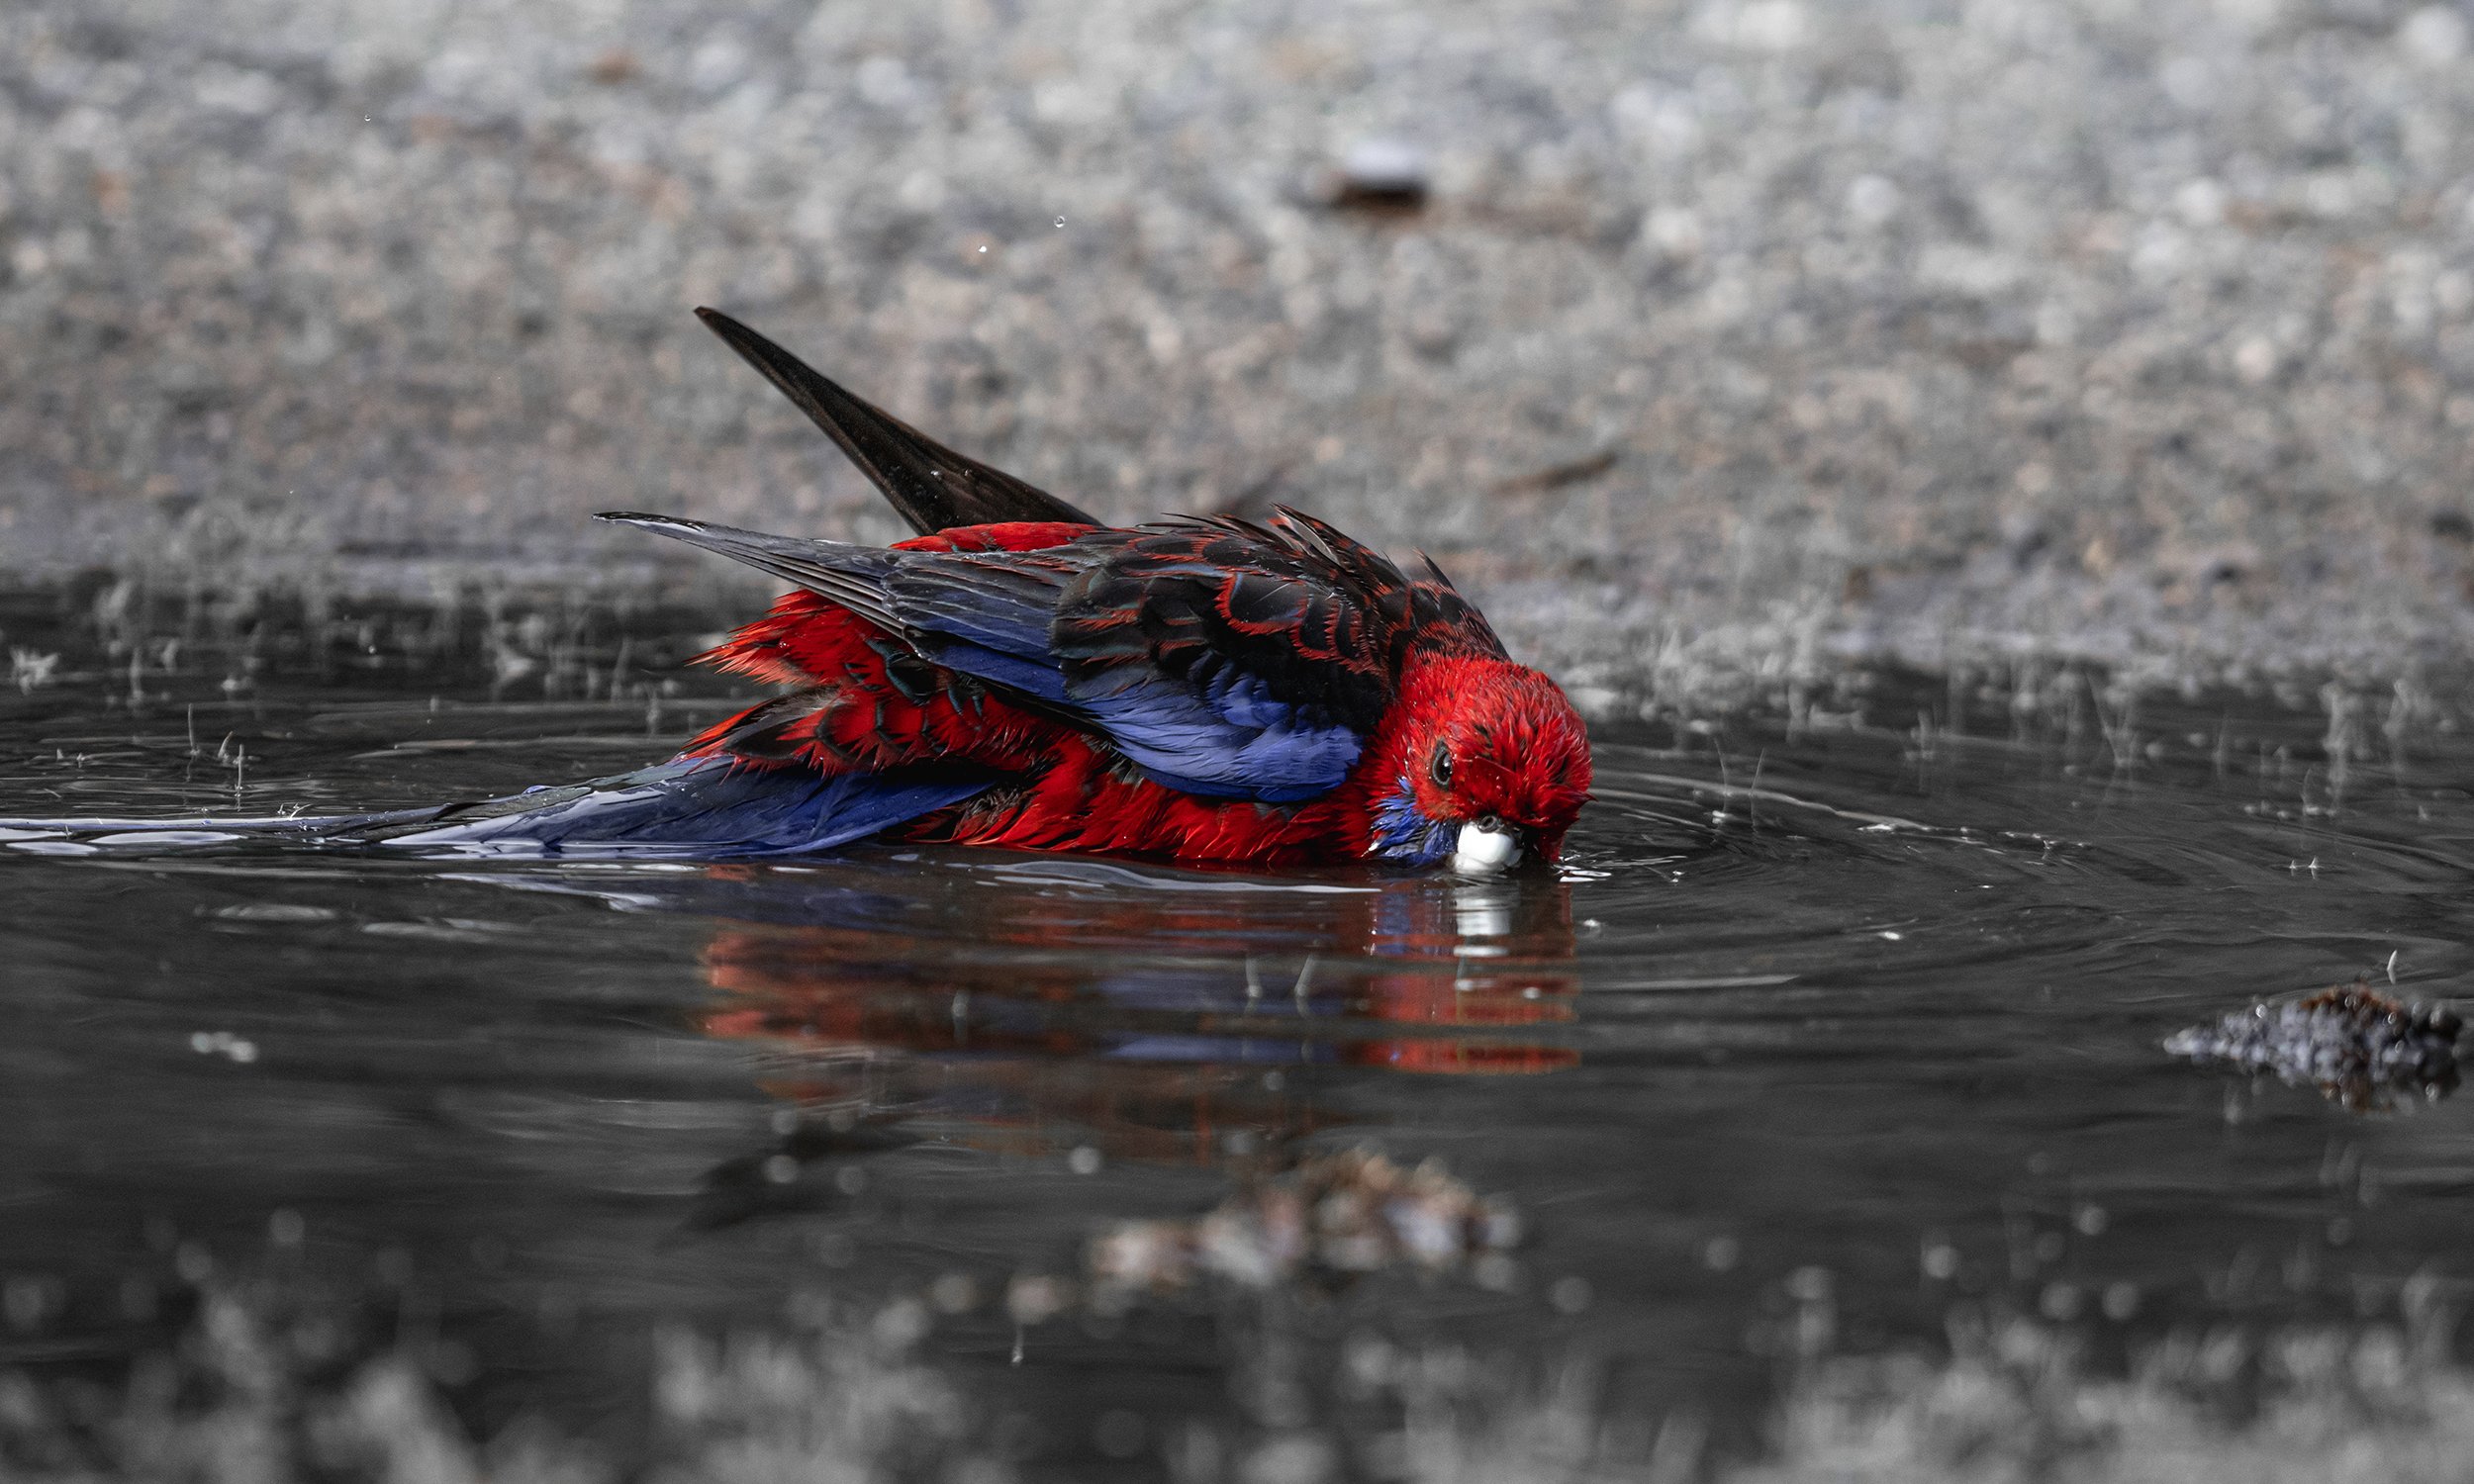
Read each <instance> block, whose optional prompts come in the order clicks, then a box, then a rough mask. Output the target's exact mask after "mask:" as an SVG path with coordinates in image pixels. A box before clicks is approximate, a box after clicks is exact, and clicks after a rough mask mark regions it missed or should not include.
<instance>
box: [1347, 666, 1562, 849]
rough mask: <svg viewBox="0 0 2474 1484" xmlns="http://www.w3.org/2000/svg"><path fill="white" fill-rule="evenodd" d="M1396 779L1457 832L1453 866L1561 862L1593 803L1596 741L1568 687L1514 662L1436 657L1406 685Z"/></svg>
mask: <svg viewBox="0 0 2474 1484" xmlns="http://www.w3.org/2000/svg"><path fill="white" fill-rule="evenodd" d="M1398 706H1399V709H1398V715H1399V717H1400V731H1399V733H1398V737H1397V741H1396V743H1395V747H1396V748H1397V753H1396V756H1397V764H1396V768H1395V769H1394V770H1393V773H1392V777H1393V778H1394V780H1396V783H1397V785H1398V786H1400V787H1404V788H1406V790H1407V792H1408V795H1409V801H1410V802H1412V803H1414V805H1415V807H1416V811H1417V813H1419V814H1420V815H1423V816H1424V817H1425V819H1427V820H1429V821H1433V823H1434V824H1436V825H1445V826H1451V827H1454V828H1455V829H1456V830H1457V834H1456V835H1455V836H1453V837H1452V838H1453V851H1452V863H1453V865H1454V866H1455V867H1457V868H1459V869H1460V870H1462V871H1465V872H1472V873H1484V872H1491V871H1499V870H1502V869H1504V868H1505V867H1509V866H1512V865H1516V864H1518V863H1519V861H1520V860H1522V859H1523V858H1525V857H1535V858H1537V859H1539V860H1544V861H1553V860H1555V859H1556V858H1557V857H1558V856H1560V855H1561V854H1562V853H1563V849H1564V834H1565V832H1566V831H1568V830H1570V828H1571V827H1572V821H1573V820H1574V819H1577V818H1578V817H1579V816H1580V808H1581V805H1583V804H1585V803H1587V802H1588V801H1589V734H1588V731H1587V729H1586V728H1585V727H1583V726H1582V725H1581V721H1580V713H1579V712H1578V711H1575V710H1573V709H1572V703H1571V701H1570V699H1569V698H1568V697H1566V696H1565V695H1564V692H1563V690H1562V688H1560V687H1558V686H1557V685H1556V684H1555V682H1553V681H1551V680H1549V679H1547V678H1546V677H1545V676H1543V675H1541V674H1539V673H1538V672H1537V671H1535V670H1532V669H1530V668H1528V667H1527V666H1525V665H1515V664H1513V663H1512V662H1511V661H1509V660H1501V659H1494V658H1491V657H1486V656H1475V655H1447V656H1435V657H1432V658H1427V659H1423V660H1420V661H1418V662H1416V663H1413V664H1412V665H1411V666H1410V667H1409V670H1408V673H1407V674H1406V675H1404V676H1403V677H1402V678H1401V687H1400V699H1399V702H1398Z"/></svg>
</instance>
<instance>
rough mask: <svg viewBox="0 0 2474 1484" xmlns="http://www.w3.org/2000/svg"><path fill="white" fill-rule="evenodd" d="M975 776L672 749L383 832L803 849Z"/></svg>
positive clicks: (971, 782)
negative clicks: (749, 762)
mask: <svg viewBox="0 0 2474 1484" xmlns="http://www.w3.org/2000/svg"><path fill="white" fill-rule="evenodd" d="M990 783H991V780H990V779H988V778H986V777H971V778H955V777H951V776H947V777H928V776H917V777H905V776H904V775H901V774H843V775H841V776H839V777H835V778H829V779H828V778H819V777H817V776H816V775H815V774H812V773H809V772H807V771H805V770H801V769H755V768H749V767H747V766H745V765H744V764H743V763H740V762H739V761H738V760H736V759H733V758H728V757H707V758H682V759H674V760H672V761H670V762H668V763H664V764H661V765H659V766H657V767H653V768H646V769H642V770H640V771H638V772H635V773H630V774H625V775H622V776H620V777H618V778H613V779H605V780H603V781H601V782H599V783H596V784H588V785H580V786H578V787H576V788H543V789H537V790H535V791H534V792H533V793H531V794H522V793H520V794H516V795H514V796H513V797H510V798H505V799H499V800H495V801H494V802H492V803H489V804H483V805H478V806H476V808H475V810H473V811H471V812H469V813H467V814H466V816H465V817H462V818H459V819H455V820H452V821H450V822H448V823H445V824H440V825H437V826H435V827H433V828H429V829H425V830H420V831H418V832H416V833H413V834H405V835H396V836H394V837H393V838H391V839H389V840H388V841H387V842H386V843H387V844H389V845H393V846H400V847H405V848H408V849H415V850H443V851H450V852H459V853H470V854H479V855H518V856H538V855H557V856H587V857H593V856H627V857H636V858H643V857H655V858H661V857H690V858H694V859H697V860H715V859H746V858H750V857H762V856H788V855H803V854H806V853H809V852H811V851H819V850H829V849H831V848H833V847H834V846H837V845H847V844H849V843H850V842H852V841H854V840H864V839H866V838H868V837H869V836H871V835H876V834H880V833H882V832H884V831H885V830H888V829H891V828H893V827H894V826H895V825H898V824H904V823H907V822H908V821H910V820H913V819H916V818H918V817H919V816H920V815H922V814H926V813H930V812H933V811H934V810H937V809H941V808H944V807H946V806H947V805H949V804H957V803H961V802H962V801H963V800H965V799H968V798H970V797H972V796H973V795H975V794H977V793H980V792H982V791H983V790H985V789H986V788H989V786H990Z"/></svg>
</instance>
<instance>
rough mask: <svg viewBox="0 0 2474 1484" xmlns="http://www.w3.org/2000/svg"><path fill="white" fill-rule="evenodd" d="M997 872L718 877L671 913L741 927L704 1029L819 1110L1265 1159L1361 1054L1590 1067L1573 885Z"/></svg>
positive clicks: (722, 931)
mask: <svg viewBox="0 0 2474 1484" xmlns="http://www.w3.org/2000/svg"><path fill="white" fill-rule="evenodd" d="M989 875H991V876H994V877H995V878H997V880H996V881H993V882H992V881H986V880H985V879H983V880H982V881H980V882H979V884H978V889H976V890H971V891H964V892H961V893H958V894H956V893H947V892H942V891H937V892H932V893H919V892H916V891H913V890H906V889H904V888H902V887H901V886H899V885H897V886H895V887H893V888H891V889H888V888H886V887H884V886H865V885H860V884H858V883H855V882H852V881H847V880H843V881H835V880H830V879H827V878H821V877H819V878H801V877H797V876H791V875H788V874H785V873H782V872H780V871H778V870H767V869H764V868H718V869H714V870H713V871H711V872H709V873H707V874H706V875H705V876H704V877H703V879H702V880H701V881H697V882H696V883H695V888H694V890H693V891H692V892H688V893H665V894H668V895H671V896H672V897H673V898H674V899H673V900H672V901H670V902H667V903H665V904H670V905H680V906H687V905H689V904H690V903H689V900H688V899H687V898H689V897H692V898H693V906H694V909H695V910H699V911H702V912H705V913H708V914H710V915H712V916H714V918H715V919H716V926H715V929H714V936H713V939H712V942H711V943H710V945H709V946H708V947H707V949H706V951H705V955H704V962H705V965H706V970H707V974H708V975H709V977H710V980H711V982H712V984H713V986H714V989H716V990H718V991H719V995H720V997H719V1001H718V1003H717V1004H716V1005H715V1006H714V1008H713V1009H712V1010H710V1011H709V1012H707V1013H706V1014H705V1015H704V1016H703V1017H702V1025H703V1028H704V1029H705V1030H706V1031H707V1032H708V1033H709V1034H711V1035H714V1036H716V1037H726V1038H729V1039H732V1040H737V1041H746V1042H752V1043H758V1044H760V1045H761V1046H762V1047H763V1048H764V1050H765V1052H766V1053H767V1054H768V1058H767V1059H768V1061H769V1062H770V1063H771V1066H770V1067H768V1069H767V1072H766V1086H767V1090H768V1091H770V1092H771V1093H772V1094H773V1095H775V1096H777V1097H779V1098H781V1099H783V1100H784V1101H785V1102H786V1104H788V1105H790V1106H791V1107H793V1108H796V1109H799V1110H801V1114H800V1126H801V1128H803V1129H809V1130H813V1129H814V1128H815V1127H816V1126H817V1125H819V1124H824V1123H826V1122H828V1121H829V1123H830V1125H831V1126H832V1127H835V1128H838V1129H839V1130H841V1131H843V1133H844V1134H845V1135H848V1136H851V1137H857V1136H858V1134H859V1133H860V1132H861V1131H864V1130H867V1129H877V1130H882V1129H884V1128H885V1126H886V1125H887V1123H888V1122H889V1121H899V1122H900V1123H901V1124H903V1125H904V1127H906V1128H909V1129H914V1130H924V1129H929V1128H933V1130H934V1131H935V1133H936V1135H937V1136H938V1137H941V1138H943V1139H946V1140H949V1141H952V1142H954V1143H958V1144H967V1145H972V1146H976V1147H979V1148H983V1149H990V1150H998V1151H1003V1152H1007V1153H1015V1154H1023V1155H1036V1154H1046V1153H1050V1152H1056V1151H1074V1150H1085V1149H1088V1150H1091V1151H1093V1152H1094V1153H1096V1154H1098V1155H1104V1156H1105V1157H1107V1158H1109V1159H1139V1160H1170V1161H1196V1162H1213V1161H1217V1160H1219V1159H1223V1158H1231V1157H1233V1158H1236V1159H1241V1160H1246V1161H1252V1160H1254V1159H1263V1158H1272V1157H1276V1156H1277V1155H1278V1153H1279V1152H1280V1151H1281V1150H1282V1149H1284V1148H1285V1146H1286V1145H1288V1144H1289V1143H1290V1142H1291V1141H1293V1140H1294V1139H1296V1138H1297V1137H1298V1136H1300V1135H1303V1134H1306V1133H1309V1132H1311V1131H1313V1130H1314V1129H1316V1128H1318V1127H1321V1126H1324V1125H1325V1124H1326V1123H1328V1122H1330V1121H1331V1116H1330V1115H1329V1114H1327V1113H1326V1112H1324V1111H1320V1110H1318V1109H1317V1107H1316V1106H1315V1101H1314V1096H1313V1093H1314V1088H1315V1086H1316V1085H1317V1084H1318V1083H1319V1082H1322V1081H1324V1080H1327V1079H1328V1078H1330V1077H1332V1076H1334V1075H1336V1074H1337V1075H1345V1074H1346V1073H1347V1072H1348V1070H1349V1069H1351V1068H1357V1069H1389V1070H1393V1071H1402V1072H1420V1073H1446V1074H1464V1075H1466V1074H1480V1073H1539V1072H1551V1071H1554V1070H1557V1069H1559V1068H1562V1067H1569V1066H1571V1065H1573V1064H1574V1063H1576V1062H1577V1061H1578V1059H1579V1057H1578V1053H1577V1052H1576V1051H1575V1050H1573V1049H1572V1048H1571V1047H1570V1046H1569V1045H1566V1044H1561V1042H1560V1040H1559V1038H1558V1037H1557V1035H1556V1033H1555V1031H1554V1029H1553V1028H1555V1027H1558V1026H1560V1025H1562V1024H1565V1023H1569V1022H1570V1021H1571V1020H1572V1019H1573V1018H1574V1004H1575V998H1576V980H1575V976H1574V973H1573V967H1572V927H1571V916H1570V896H1569V892H1568V890H1567V888H1565V887H1564V886H1563V885H1562V884H1560V883H1558V882H1556V881H1551V880H1514V881H1487V882H1455V881H1433V880H1379V879H1368V878H1358V879H1356V880H1354V881H1323V882H1314V883H1305V884H1297V885H1284V884H1283V883H1278V882H1267V881H1259V880H1251V879H1238V878H1212V877H1195V876H1192V875H1189V874H1185V873H1166V872H1152V871H1149V870H1145V869H1140V868H1127V867H1121V866H1113V865H1103V864H1099V863H1058V862H1043V863H1041V864H1040V865H1039V866H1037V867H1036V868H1024V869H1020V870H996V871H992V872H990V873H989ZM880 880H882V879H880ZM678 884H680V885H686V884H687V883H686V882H680V883H678ZM991 887H993V888H994V889H991ZM975 897H976V898H978V899H976V900H974V899H973V898H975ZM1524 1031H1526V1032H1528V1034H1523V1032H1524ZM809 1137H810V1138H811V1139H812V1137H813V1136H812V1135H811V1136H809ZM880 1137H881V1136H880ZM851 1152H852V1153H857V1152H858V1151H857V1150H855V1149H854V1150H853V1151H851Z"/></svg>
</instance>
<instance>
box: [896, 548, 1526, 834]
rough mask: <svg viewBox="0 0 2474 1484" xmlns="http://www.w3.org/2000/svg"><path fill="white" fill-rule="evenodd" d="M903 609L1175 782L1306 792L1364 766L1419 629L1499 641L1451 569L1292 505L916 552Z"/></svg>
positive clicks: (899, 580) (907, 558)
mask: <svg viewBox="0 0 2474 1484" xmlns="http://www.w3.org/2000/svg"><path fill="white" fill-rule="evenodd" d="M888 594H889V597H890V599H891V606H892V608H893V609H894V611H895V613H896V614H897V616H898V617H899V618H900V619H901V620H902V622H903V623H904V627H905V630H906V631H907V632H908V633H909V634H911V635H912V636H913V642H916V643H919V644H920V645H921V652H922V653H925V654H927V655H928V657H929V658H931V659H934V660H935V661H936V662H937V663H939V664H943V665H948V666H951V667H952V668H954V669H957V670H961V671H964V672H966V673H968V674H971V675H976V676H978V677H980V678H981V679H983V680H988V681H991V682H994V683H996V684H999V685H1004V686H1008V687H1011V688H1013V689H1015V690H1018V691H1022V692H1024V693H1026V694H1028V695H1031V696H1036V697H1038V698H1039V699H1041V700H1043V701H1046V702H1047V703H1048V704H1050V705H1051V706H1055V707H1060V708H1062V709H1064V710H1066V711H1068V712H1069V713H1071V714H1073V715H1075V716H1078V717H1080V718H1082V719H1083V720H1085V721H1086V722H1088V723H1089V724H1090V725H1092V726H1094V727H1095V728H1097V729H1098V730H1099V731H1101V732H1103V733H1105V734H1106V735H1107V737H1108V739H1109V740H1110V741H1111V742H1113V743H1114V744H1115V746H1116V748H1117V750H1118V751H1119V752H1121V753H1123V754H1124V755H1125V756H1126V757H1127V758H1128V759H1129V760H1131V761H1132V762H1133V763H1134V764H1135V765H1136V766H1137V767H1139V768H1141V769H1142V770H1143V771H1144V772H1145V773H1147V774H1149V775H1150V776H1151V777H1153V778H1155V779H1157V780H1159V781H1160V782H1161V783H1164V784H1167V785H1169V786H1170V787H1172V788H1182V789H1185V790H1186V791H1188V792H1192V793H1200V794H1207V795H1212V796H1217V797H1234V798H1253V799H1258V800H1261V801H1263V802H1267V803H1286V802H1295V801H1298V800H1302V799H1307V798H1312V797H1314V796H1316V795H1317V794H1320V793H1323V792H1325V791H1327V790H1329V789H1330V788H1333V787H1334V786H1336V785H1338V784H1339V783H1340V782H1341V780H1343V779H1345V778H1346V777H1348V774H1349V770H1350V769H1352V768H1353V767H1355V766H1356V764H1357V760H1358V756H1359V754H1360V753H1361V752H1363V751H1364V749H1365V745H1366V741H1367V738H1368V737H1369V736H1371V735H1372V734H1373V732H1374V729H1375V726H1376V724H1377V722H1378V721H1380V719H1381V716H1382V713H1383V711H1384V709H1385V708H1386V707H1387V706H1389V705H1390V703H1391V699H1392V696H1394V694H1395V692H1396V689H1397V683H1398V677H1399V673H1400V666H1401V664H1402V662H1403V661H1404V660H1405V659H1406V657H1407V651H1408V649H1409V648H1410V647H1411V646H1413V645H1418V646H1429V647H1434V648H1442V649H1458V650H1462V651H1475V652H1481V653H1490V654H1500V653H1501V652H1502V647H1501V645H1500V644H1498V643H1497V642H1496V641H1495V638H1494V635H1493V633H1492V632H1491V631H1490V630H1488V629H1487V628H1486V626H1485V620H1484V619H1483V618H1481V617H1478V616H1477V614H1476V612H1475V609H1473V608H1471V607H1470V606H1469V604H1468V603H1466V602H1464V601H1463V600H1462V599H1461V598H1460V596H1459V595H1458V594H1457V593H1454V592H1453V591H1452V590H1451V585H1450V584H1449V583H1448V582H1446V581H1444V580H1443V579H1442V577H1441V574H1440V573H1436V574H1434V575H1433V576H1432V577H1431V578H1429V579H1421V580H1420V581H1418V582H1415V583H1412V582H1410V581H1409V580H1408V579H1407V578H1405V577H1404V576H1403V575H1402V573H1401V572H1400V570H1399V569H1398V568H1397V567H1395V566H1393V565H1392V563H1391V562H1390V561H1389V560H1388V559H1386V558H1384V557H1383V556H1381V555H1380V554H1379V553H1377V552H1374V551H1372V550H1369V549H1368V548H1366V547H1364V546H1361V545H1359V544H1358V543H1357V542H1355V541H1352V540H1350V539H1349V538H1348V537H1346V536H1344V535H1342V534H1340V533H1339V532H1338V531H1336V530H1333V529H1332V528H1331V527H1329V526H1327V525H1324V524H1323V523H1321V522H1320V521H1317V520H1314V519H1313V518H1312V517H1310V516H1305V515H1301V514H1298V513H1297V512H1295V511H1293V510H1282V511H1281V512H1280V513H1279V514H1278V515H1276V516H1275V517H1274V518H1273V519H1272V520H1271V521H1270V522H1268V523H1267V524H1264V525H1256V524H1252V523H1250V522H1247V521H1242V520H1236V519H1232V518H1226V517H1219V518H1213V519H1206V520H1183V521H1177V522H1172V523H1169V524H1165V525H1154V526H1144V527H1139V528H1136V529H1132V530H1106V531H1095V532H1093V533H1092V534H1090V535H1087V536H1083V537H1079V538H1077V539H1076V540H1074V541H1072V542H1069V543H1066V544H1064V545H1062V546H1055V547H1049V548H1046V549H1044V550H1040V551H1031V552H1017V553H1009V554H1004V555H994V554H992V555H986V556H982V555H976V554H963V553H954V554H950V555H948V554H929V553H917V554H915V555H914V554H909V553H905V554H904V556H903V559H902V563H901V566H900V567H899V568H898V570H897V571H896V572H895V574H894V575H893V577H892V578H891V579H890V581H889V583H888Z"/></svg>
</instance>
